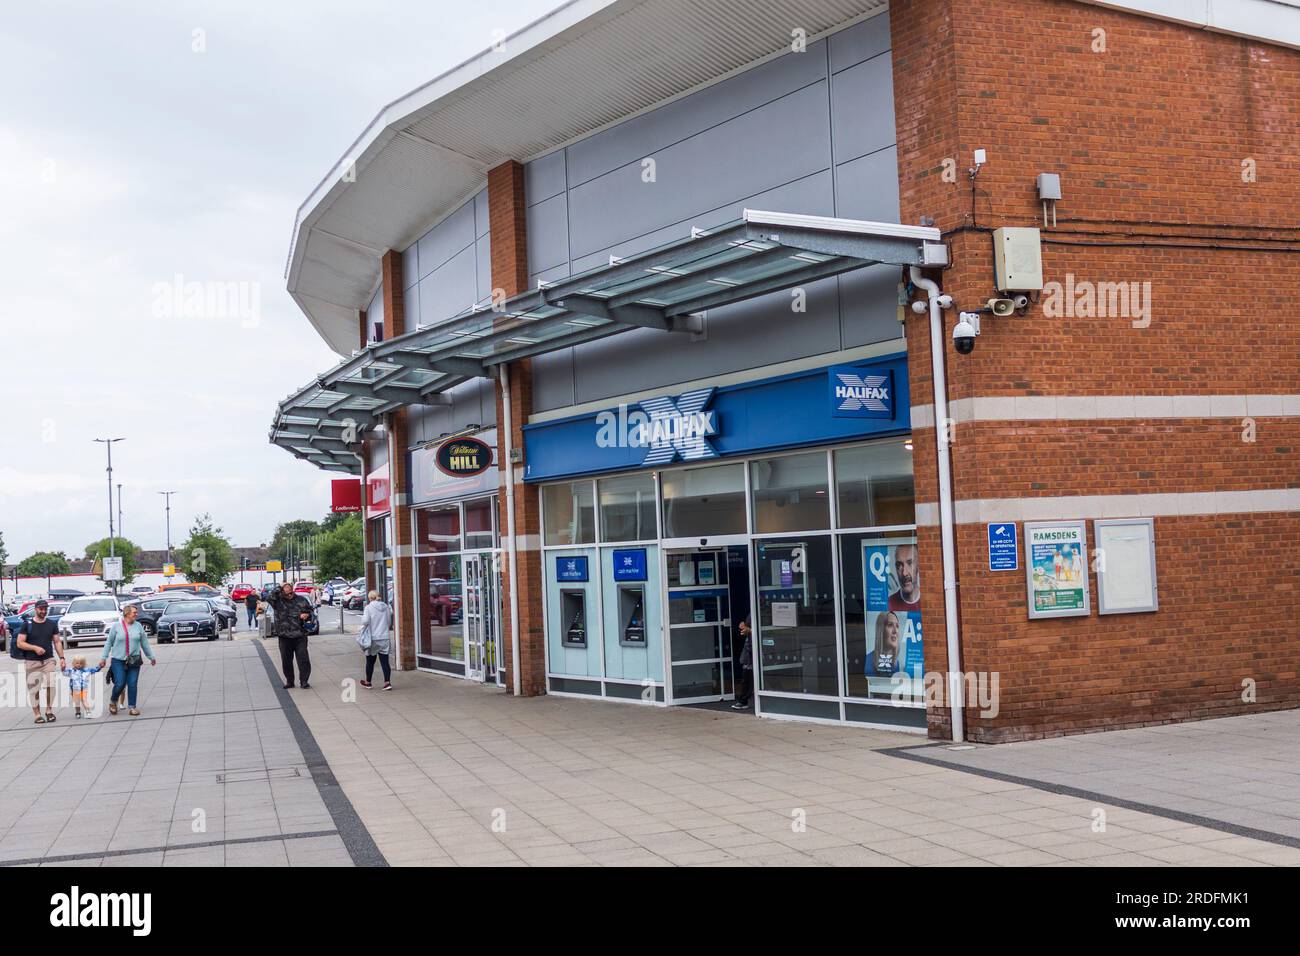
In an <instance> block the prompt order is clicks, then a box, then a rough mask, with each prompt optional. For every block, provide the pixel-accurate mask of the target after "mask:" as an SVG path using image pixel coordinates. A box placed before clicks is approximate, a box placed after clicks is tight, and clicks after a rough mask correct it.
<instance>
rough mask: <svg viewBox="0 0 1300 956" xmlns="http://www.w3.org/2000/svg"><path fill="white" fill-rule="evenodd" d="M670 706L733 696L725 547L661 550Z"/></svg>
mask: <svg viewBox="0 0 1300 956" xmlns="http://www.w3.org/2000/svg"><path fill="white" fill-rule="evenodd" d="M665 558H666V561H667V569H666V571H667V573H666V577H665V580H666V581H667V582H668V649H669V670H670V674H669V688H670V691H671V697H670V702H671V703H674V704H693V703H701V702H704V701H714V700H725V699H727V698H729V697H732V696H734V694H735V687H734V684H733V675H732V659H731V658H732V652H731V607H730V600H729V597H728V588H727V576H728V568H727V552H726V549H725V548H698V549H690V550H681V551H668V552H665Z"/></svg>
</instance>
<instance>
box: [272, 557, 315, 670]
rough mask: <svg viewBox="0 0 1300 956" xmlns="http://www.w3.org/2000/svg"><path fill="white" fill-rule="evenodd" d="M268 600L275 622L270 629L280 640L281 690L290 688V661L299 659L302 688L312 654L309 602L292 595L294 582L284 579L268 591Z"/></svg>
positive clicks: (291, 666)
mask: <svg viewBox="0 0 1300 956" xmlns="http://www.w3.org/2000/svg"><path fill="white" fill-rule="evenodd" d="M267 603H268V604H270V606H271V613H272V614H274V615H275V621H274V623H273V624H272V625H271V627H272V631H273V633H274V634H275V636H276V637H278V638H279V639H280V666H281V668H282V669H283V670H284V689H285V690H290V689H292V688H293V662H294V658H297V659H298V676H299V679H300V680H301V681H302V683H301V684H300V685H299V686H300V687H303V688H304V689H305V688H307V687H310V686H311V685H310V684H309V683H307V681H308V679H309V678H310V677H311V657H310V655H309V654H308V653H307V629H306V627H304V625H305V624H306V623H307V621H309V620H311V603H310V602H309V601H308V600H307V599H306V598H305V597H303V596H302V595H301V594H294V592H293V584H292V583H291V582H289V581H285V582H284V583H283V584H281V585H280V587H279V588H277V589H276V590H274V591H272V592H271V595H270V597H269V598H268V600H267Z"/></svg>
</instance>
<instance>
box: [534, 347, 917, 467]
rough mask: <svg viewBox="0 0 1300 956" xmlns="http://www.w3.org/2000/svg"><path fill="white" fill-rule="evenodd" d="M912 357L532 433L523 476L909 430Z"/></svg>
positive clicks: (707, 391) (626, 409) (662, 402)
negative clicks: (910, 365)
mask: <svg viewBox="0 0 1300 956" xmlns="http://www.w3.org/2000/svg"><path fill="white" fill-rule="evenodd" d="M910 404H911V403H910V399H909V397H908V391H907V356H906V354H904V353H897V354H893V355H887V356H881V357H879V358H872V359H864V360H863V361H861V362H854V363H844V364H840V365H832V366H822V367H820V368H813V369H807V370H805V371H800V372H794V373H791V374H789V375H782V376H778V377H774V378H766V379H759V380H757V381H753V382H742V383H740V384H736V385H720V386H708V387H705V388H698V389H690V390H687V391H682V392H675V393H668V394H666V395H657V396H654V397H652V398H647V399H641V400H639V401H636V402H629V403H627V404H625V405H616V406H613V407H611V408H607V409H604V410H602V411H598V412H594V413H589V414H585V415H575V416H572V417H570V418H561V419H557V420H555V421H548V422H539V423H536V424H532V425H526V426H525V427H524V451H525V454H524V460H525V461H526V462H527V464H526V466H525V472H524V478H525V480H526V481H547V480H551V479H554V478H562V477H569V476H576V475H591V474H599V473H601V472H608V471H625V470H628V469H633V468H655V467H661V466H664V465H671V464H676V463H680V462H703V461H708V460H712V459H717V458H726V457H728V456H731V455H749V454H754V453H757V452H765V451H776V450H780V449H784V448H799V447H801V446H812V445H825V444H832V443H835V442H845V441H855V440H862V439H865V438H874V437H884V436H886V435H897V434H903V433H906V432H908V431H909V430H910V428H911V417H910V410H911V409H910Z"/></svg>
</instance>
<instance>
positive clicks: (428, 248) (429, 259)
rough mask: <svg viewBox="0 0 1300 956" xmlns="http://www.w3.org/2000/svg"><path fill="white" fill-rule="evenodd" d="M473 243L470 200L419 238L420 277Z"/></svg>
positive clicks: (472, 219) (472, 216)
mask: <svg viewBox="0 0 1300 956" xmlns="http://www.w3.org/2000/svg"><path fill="white" fill-rule="evenodd" d="M473 244H474V201H473V200H470V201H469V202H467V203H464V204H463V205H462V206H461V207H460V208H459V209H457V210H456V211H455V212H453V213H452V214H451V215H450V216H448V217H447V218H446V219H444V220H443V221H442V222H440V223H438V225H436V226H434V227H433V228H432V229H430V230H429V231H428V232H426V233H425V234H424V235H423V236H422V237H421V238H420V241H419V243H418V245H419V247H420V278H421V279H423V278H424V277H425V276H427V275H428V274H429V273H430V272H432V271H433V270H434V269H437V268H438V267H439V266H441V265H442V264H443V263H444V262H446V261H447V260H448V259H450V258H451V257H452V256H454V255H456V254H457V253H458V252H460V251H461V250H462V249H464V248H465V247H466V246H471V245H473Z"/></svg>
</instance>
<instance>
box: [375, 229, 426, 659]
mask: <svg viewBox="0 0 1300 956" xmlns="http://www.w3.org/2000/svg"><path fill="white" fill-rule="evenodd" d="M380 267H381V268H380V273H381V277H382V283H383V285H382V288H383V293H384V338H385V339H392V338H396V337H397V336H399V335H402V334H403V333H405V332H406V301H405V293H404V291H403V288H402V285H403V283H402V254H401V253H400V252H394V251H392V250H391V249H390V250H389V251H388V252H385V253H384V256H383V259H381V260H380ZM409 415H410V410H409V409H407V408H399V409H397V410H396V411H394V412H393V413H391V414H390V415H389V416H388V441H389V446H388V447H389V452H388V478H389V482H390V483H391V488H392V490H391V492H390V493H391V495H392V505H391V507H392V522H393V542H392V550H393V589H394V591H396V595H395V603H394V613H395V615H396V618H397V620H396V625H397V662H398V666H399V667H400V668H401V669H402V670H405V671H409V670H414V669H415V621H416V613H415V602H416V600H417V594H416V589H415V561H414V560H412V559H411V558H410V555H411V554H412V553H413V550H412V544H413V532H412V530H411V509H410V506H409V504H408V502H409V501H410V497H411V476H410V457H409V456H408V455H407V454H406V449H407V447H408V446H409V445H410V440H409V434H408V430H407V429H408V421H409Z"/></svg>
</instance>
